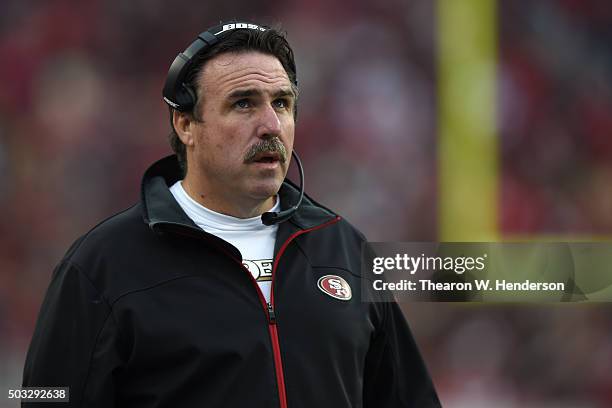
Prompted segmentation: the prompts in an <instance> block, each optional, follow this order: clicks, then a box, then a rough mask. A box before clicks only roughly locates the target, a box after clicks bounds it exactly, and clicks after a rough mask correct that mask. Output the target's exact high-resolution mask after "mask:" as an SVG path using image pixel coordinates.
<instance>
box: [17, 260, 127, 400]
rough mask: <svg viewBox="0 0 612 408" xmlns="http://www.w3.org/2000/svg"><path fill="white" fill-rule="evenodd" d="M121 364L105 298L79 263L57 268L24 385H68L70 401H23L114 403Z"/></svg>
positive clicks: (36, 335)
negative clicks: (116, 380)
mask: <svg viewBox="0 0 612 408" xmlns="http://www.w3.org/2000/svg"><path fill="white" fill-rule="evenodd" d="M119 364H120V359H119V353H118V351H117V326H116V324H115V321H114V319H113V315H112V313H111V308H110V307H109V305H108V303H107V302H106V300H105V299H104V298H103V297H102V296H101V295H100V293H98V291H97V290H96V288H95V287H94V285H93V284H92V282H91V281H90V280H89V279H88V277H87V276H86V275H85V274H83V273H82V272H81V271H80V270H79V268H77V267H76V266H75V265H73V264H71V263H70V262H67V261H64V262H62V263H61V264H60V265H59V266H58V267H57V268H56V269H55V271H54V273H53V278H52V280H51V284H50V286H49V288H48V290H47V294H46V296H45V299H44V301H43V304H42V306H41V309H40V312H39V315H38V320H37V322H36V328H35V330H34V335H33V337H32V341H31V343H30V347H29V349H28V354H27V357H26V362H25V367H24V373H23V386H24V387H69V399H70V401H69V403H66V402H22V407H28V408H31V407H39V406H40V407H45V408H51V407H54V406H57V407H63V408H72V407H85V406H87V407H113V406H115V404H114V399H115V398H114V394H115V390H114V386H113V383H114V381H113V379H112V374H113V371H114V370H116V368H117V367H118V366H119Z"/></svg>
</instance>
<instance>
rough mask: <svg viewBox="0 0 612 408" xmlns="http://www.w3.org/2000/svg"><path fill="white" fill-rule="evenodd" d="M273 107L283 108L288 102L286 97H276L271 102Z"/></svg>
mask: <svg viewBox="0 0 612 408" xmlns="http://www.w3.org/2000/svg"><path fill="white" fill-rule="evenodd" d="M272 103H273V105H274V107H275V108H279V109H284V108H286V107H287V105H288V104H289V103H288V102H287V100H286V99H276V100H274V102H272Z"/></svg>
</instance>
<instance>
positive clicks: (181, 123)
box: [172, 110, 194, 146]
mask: <svg viewBox="0 0 612 408" xmlns="http://www.w3.org/2000/svg"><path fill="white" fill-rule="evenodd" d="M193 122H194V120H193V117H192V116H191V114H190V113H185V112H179V111H177V110H174V111H173V112H172V124H173V125H174V130H175V131H176V134H177V135H178V137H179V139H181V142H183V144H184V145H185V146H193V133H192V129H193V126H192V125H193Z"/></svg>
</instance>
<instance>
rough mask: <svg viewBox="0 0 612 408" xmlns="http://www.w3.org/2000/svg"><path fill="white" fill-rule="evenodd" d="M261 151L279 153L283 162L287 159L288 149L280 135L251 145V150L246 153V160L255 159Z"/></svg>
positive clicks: (249, 161)
mask: <svg viewBox="0 0 612 408" xmlns="http://www.w3.org/2000/svg"><path fill="white" fill-rule="evenodd" d="M260 153H278V156H279V161H280V162H281V163H285V162H286V161H287V149H286V148H285V145H284V144H283V142H281V141H280V139H279V138H278V137H274V138H272V139H265V140H262V141H261V142H258V143H256V144H254V145H253V146H251V148H250V149H249V151H248V152H246V154H245V155H244V162H245V163H251V162H253V161H255V157H257V155H258V154H260Z"/></svg>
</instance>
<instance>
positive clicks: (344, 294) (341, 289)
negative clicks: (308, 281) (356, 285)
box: [317, 275, 353, 300]
mask: <svg viewBox="0 0 612 408" xmlns="http://www.w3.org/2000/svg"><path fill="white" fill-rule="evenodd" d="M317 286H318V287H319V289H321V291H323V293H325V294H327V295H329V296H331V297H333V298H336V299H340V300H350V299H351V297H353V293H352V292H351V287H350V286H349V284H348V282H347V281H345V280H344V279H342V278H341V277H339V276H336V275H325V276H322V277H321V278H319V281H318V282H317Z"/></svg>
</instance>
